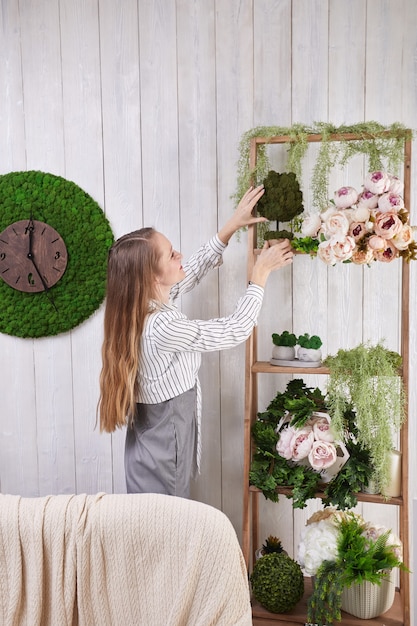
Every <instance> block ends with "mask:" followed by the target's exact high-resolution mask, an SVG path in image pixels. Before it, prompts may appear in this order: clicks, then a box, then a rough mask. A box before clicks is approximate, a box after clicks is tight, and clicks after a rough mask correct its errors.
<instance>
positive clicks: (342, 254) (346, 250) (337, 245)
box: [330, 236, 356, 263]
mask: <svg viewBox="0 0 417 626" xmlns="http://www.w3.org/2000/svg"><path fill="white" fill-rule="evenodd" d="M330 243H331V246H332V252H333V258H334V259H335V261H336V263H338V262H341V261H347V260H349V259H350V257H351V256H352V254H353V251H354V249H355V245H356V243H355V240H354V238H353V237H349V236H346V237H343V238H340V239H339V238H336V237H332V239H331V240H330Z"/></svg>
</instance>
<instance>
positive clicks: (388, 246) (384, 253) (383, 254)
mask: <svg viewBox="0 0 417 626" xmlns="http://www.w3.org/2000/svg"><path fill="white" fill-rule="evenodd" d="M384 242H385V248H384V250H377V251H375V252H374V257H375V258H376V260H377V261H382V262H383V263H391V261H393V260H394V259H396V258H397V257H398V250H397V248H396V247H395V246H394V244H393V243H392V242H391V241H387V240H386V239H384Z"/></svg>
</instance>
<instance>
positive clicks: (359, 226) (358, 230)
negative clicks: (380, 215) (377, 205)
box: [349, 222, 368, 241]
mask: <svg viewBox="0 0 417 626" xmlns="http://www.w3.org/2000/svg"><path fill="white" fill-rule="evenodd" d="M367 232H368V231H367V228H366V224H363V223H361V222H352V224H351V225H350V228H349V235H350V236H351V237H353V238H354V240H355V241H359V239H362V237H363V236H364V235H366V233H367Z"/></svg>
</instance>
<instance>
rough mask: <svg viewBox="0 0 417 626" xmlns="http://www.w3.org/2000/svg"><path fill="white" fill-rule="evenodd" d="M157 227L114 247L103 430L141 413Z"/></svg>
mask: <svg viewBox="0 0 417 626" xmlns="http://www.w3.org/2000/svg"><path fill="white" fill-rule="evenodd" d="M155 233H156V231H155V230H154V229H153V228H142V229H140V230H136V231H134V232H132V233H129V234H128V235H124V236H123V237H120V239H118V240H117V241H116V242H115V243H114V244H113V246H112V247H111V249H110V252H109V259H108V266H107V292H106V305H105V313H104V341H103V346H102V351H101V354H102V369H101V373H100V399H99V403H98V411H99V415H100V431H106V432H113V431H114V430H116V428H122V427H123V426H125V425H126V423H130V422H131V421H132V419H133V417H134V414H135V408H136V402H137V392H138V382H137V371H138V362H139V350H140V338H141V335H142V332H143V326H144V322H145V318H146V316H147V314H148V313H149V303H150V301H151V300H152V299H153V298H154V297H155V286H154V285H155V278H156V275H157V271H158V261H159V256H158V251H157V249H156V246H155V245H154V242H153V238H154V235H155Z"/></svg>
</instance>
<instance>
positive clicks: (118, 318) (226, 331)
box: [99, 185, 293, 498]
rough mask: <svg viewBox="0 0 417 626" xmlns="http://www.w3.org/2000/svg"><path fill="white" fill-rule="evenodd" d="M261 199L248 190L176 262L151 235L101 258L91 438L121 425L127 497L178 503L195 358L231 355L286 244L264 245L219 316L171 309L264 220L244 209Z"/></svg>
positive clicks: (194, 422) (194, 439) (191, 425)
mask: <svg viewBox="0 0 417 626" xmlns="http://www.w3.org/2000/svg"><path fill="white" fill-rule="evenodd" d="M263 193H264V190H263V186H262V185H261V186H259V187H256V188H255V189H253V188H250V189H249V190H248V191H247V192H246V193H245V195H244V196H243V198H242V200H241V201H240V203H239V205H238V207H237V208H236V210H235V211H234V213H233V215H232V216H231V218H230V219H229V220H228V222H227V223H226V224H225V226H224V227H223V228H222V229H220V230H219V232H218V233H217V235H215V236H214V237H213V238H212V239H211V240H210V241H209V242H208V243H207V244H205V245H204V246H202V247H201V248H200V249H199V250H198V251H197V252H196V253H195V254H194V255H193V256H192V257H191V258H190V260H189V261H188V263H186V264H185V265H184V266H182V264H181V259H182V255H181V254H180V253H179V252H177V251H176V250H174V249H173V247H172V245H171V243H170V242H169V241H168V239H167V238H166V237H165V236H164V235H163V234H162V233H159V232H157V231H156V230H154V229H153V228H142V229H140V230H137V231H134V232H133V233H130V234H128V235H124V236H123V237H121V238H120V239H118V240H117V241H116V242H115V243H114V245H113V246H112V248H111V250H110V253H109V260H108V271H107V295H106V308H105V316H104V342H103V347H102V361H103V366H102V370H101V374H100V400H99V413H100V430H101V431H107V432H113V431H114V430H115V429H116V428H121V427H123V426H125V425H126V424H127V426H128V428H127V432H126V444H125V472H126V486H127V492H128V493H145V492H148V493H149V492H153V493H164V494H168V495H175V496H181V497H185V498H188V497H189V493H190V480H191V476H192V475H193V474H194V472H195V469H196V468H198V467H199V460H200V443H201V441H200V417H201V399H200V387H199V382H198V371H199V368H200V364H201V353H202V352H209V351H213V350H225V349H227V348H232V347H233V346H236V345H238V344H240V343H242V342H244V341H246V339H248V337H249V336H250V334H251V332H252V329H253V327H254V325H255V323H256V320H257V317H258V314H259V311H260V308H261V305H262V299H263V291H264V290H263V288H264V286H265V283H266V281H267V278H268V276H269V274H270V273H271V272H272V271H273V270H276V269H278V268H280V267H283V266H285V265H288V264H290V263H292V258H293V252H292V249H291V246H290V243H289V241H288V240H283V241H282V242H280V243H279V244H278V245H275V246H271V247H269V245H268V244H267V243H266V244H265V246H264V248H263V250H262V251H261V253H260V255H259V256H258V259H257V262H256V264H255V266H254V268H253V272H252V276H251V281H250V283H249V286H248V287H247V290H246V293H245V294H244V296H243V297H242V298H241V299H240V300H239V301H238V303H237V305H236V307H235V310H234V312H233V313H232V314H231V315H229V316H227V317H224V318H220V319H211V320H190V319H188V318H187V317H186V316H185V315H184V314H183V313H181V312H180V311H179V310H178V308H177V307H176V305H175V300H176V299H177V298H178V296H180V295H181V294H183V293H185V292H187V291H190V290H191V289H192V288H193V287H195V285H197V284H198V283H199V282H200V280H201V279H202V278H203V277H204V276H205V275H206V274H207V272H208V271H209V270H210V269H212V268H216V267H219V266H220V265H221V263H222V254H223V252H224V250H225V248H226V246H227V243H228V241H229V239H230V238H231V236H232V235H233V234H234V233H235V232H236V231H237V230H239V229H240V228H242V227H244V226H248V225H249V224H254V223H256V222H262V221H265V219H264V218H262V217H254V216H253V215H252V210H253V208H254V206H255V205H256V203H257V201H258V200H259V198H260V197H261V195H262V194H263Z"/></svg>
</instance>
